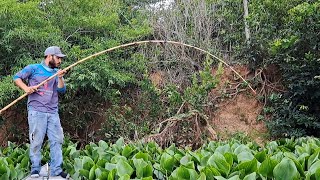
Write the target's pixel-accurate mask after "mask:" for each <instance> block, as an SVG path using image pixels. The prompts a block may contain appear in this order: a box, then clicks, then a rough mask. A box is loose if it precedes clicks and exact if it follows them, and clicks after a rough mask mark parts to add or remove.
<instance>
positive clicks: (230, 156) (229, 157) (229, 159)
mask: <svg viewBox="0 0 320 180" xmlns="http://www.w3.org/2000/svg"><path fill="white" fill-rule="evenodd" d="M223 156H224V157H225V158H226V161H227V162H228V164H230V166H231V165H232V164H233V159H235V158H236V157H234V156H235V155H234V154H232V153H229V152H226V153H225V154H224V155H223Z"/></svg>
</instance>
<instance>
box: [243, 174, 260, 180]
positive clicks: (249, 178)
mask: <svg viewBox="0 0 320 180" xmlns="http://www.w3.org/2000/svg"><path fill="white" fill-rule="evenodd" d="M256 176H257V173H256V172H253V173H251V174H248V175H246V176H245V177H244V178H243V180H256V179H257V178H256Z"/></svg>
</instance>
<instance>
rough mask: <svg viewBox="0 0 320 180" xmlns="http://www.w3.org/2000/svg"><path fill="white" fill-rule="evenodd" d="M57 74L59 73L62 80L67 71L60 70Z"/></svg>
mask: <svg viewBox="0 0 320 180" xmlns="http://www.w3.org/2000/svg"><path fill="white" fill-rule="evenodd" d="M57 73H58V77H59V78H62V77H63V76H64V75H65V74H66V73H67V71H66V70H59V71H58V72H57Z"/></svg>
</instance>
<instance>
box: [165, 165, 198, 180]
mask: <svg viewBox="0 0 320 180" xmlns="http://www.w3.org/2000/svg"><path fill="white" fill-rule="evenodd" d="M198 176H199V175H198V173H197V172H196V171H195V170H194V169H188V168H185V167H183V166H180V167H178V168H177V169H175V170H174V171H173V172H172V174H171V176H170V177H169V179H177V180H179V179H189V180H193V179H197V178H198Z"/></svg>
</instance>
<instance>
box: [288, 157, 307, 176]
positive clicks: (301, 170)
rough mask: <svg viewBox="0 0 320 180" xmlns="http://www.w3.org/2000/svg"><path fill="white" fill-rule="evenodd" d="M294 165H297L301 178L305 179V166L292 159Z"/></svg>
mask: <svg viewBox="0 0 320 180" xmlns="http://www.w3.org/2000/svg"><path fill="white" fill-rule="evenodd" d="M291 160H292V161H293V162H294V164H295V165H296V168H297V169H298V172H299V173H300V176H301V177H305V174H304V169H303V166H302V165H301V164H300V162H299V161H297V160H295V159H291Z"/></svg>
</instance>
